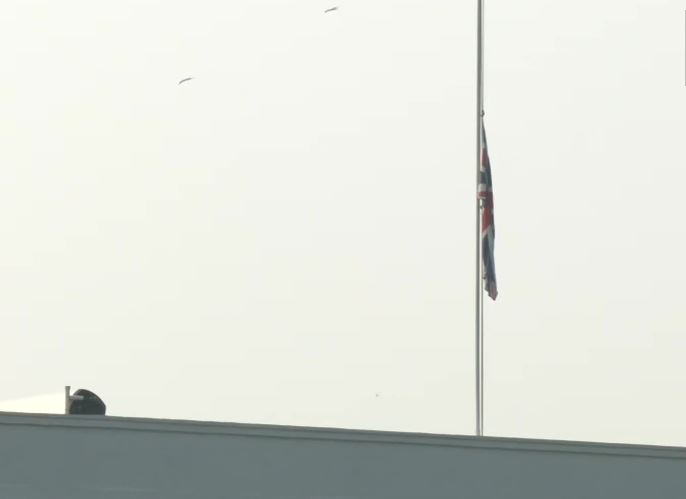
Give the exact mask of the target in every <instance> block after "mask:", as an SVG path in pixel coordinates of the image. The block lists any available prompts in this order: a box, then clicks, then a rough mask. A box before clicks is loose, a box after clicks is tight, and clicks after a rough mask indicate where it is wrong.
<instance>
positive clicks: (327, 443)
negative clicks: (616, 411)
mask: <svg viewBox="0 0 686 499" xmlns="http://www.w3.org/2000/svg"><path fill="white" fill-rule="evenodd" d="M5 498H6V499H38V498H50V499H62V498H65V499H99V498H102V499H115V498H116V499H156V498H160V499H163V498H164V499H175V498H193V499H210V498H211V499H219V498H235V499H277V498H279V499H315V498H316V499H344V498H345V499H372V498H374V499H385V498H396V499H434V498H435V499H448V498H450V499H455V498H466V499H482V498H483V499H496V498H508V499H519V498H521V499H539V498H540V499H567V498H568V499H586V498H599V499H600V498H602V499H613V498H617V499H633V498H636V499H639V498H640V499H646V498H655V499H672V498H674V499H677V498H678V499H684V498H686V449H684V448H672V447H652V446H636V445H613V444H593V443H580V442H560V441H542V440H525V439H507V438H489V437H486V438H476V437H462V436H444V435H425V434H408V433H393V432H375V431H357V430H336V429H323V428H299V427H284V426H265V425H246V424H232V423H202V422H192V421H170V420H152V419H134V418H117V417H95V416H56V415H30V414H16V413H0V499H5Z"/></svg>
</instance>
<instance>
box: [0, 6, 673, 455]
mask: <svg viewBox="0 0 686 499" xmlns="http://www.w3.org/2000/svg"><path fill="white" fill-rule="evenodd" d="M336 3H337V4H338V5H339V6H340V9H339V11H338V12H335V13H331V14H326V15H324V14H323V10H324V9H325V8H328V7H331V6H332V5H335V4H336ZM475 4H476V2H474V1H460V2H456V1H448V0H331V1H330V2H329V1H326V0H299V1H295V0H292V1H291V0H282V1H276V0H272V1H268V0H250V1H247V0H245V1H232V2H220V1H211V0H193V1H186V0H184V1H181V0H164V1H163V0H136V1H133V0H119V1H117V2H104V1H100V0H98V1H93V0H64V1H55V0H5V3H4V4H3V15H2V17H1V18H0V45H1V46H2V47H3V48H2V51H1V53H2V79H0V106H1V115H0V116H1V118H0V172H1V177H0V230H1V231H2V242H1V244H0V334H1V336H2V348H1V349H0V361H1V362H0V379H2V384H1V386H0V399H2V400H4V401H5V402H4V404H0V408H5V409H17V408H19V409H20V410H39V411H47V412H60V411H61V410H62V402H61V398H60V397H61V390H62V387H63V386H64V385H66V384H71V385H73V386H74V387H75V388H76V387H87V388H90V389H92V390H94V391H96V392H97V393H98V394H100V395H101V396H102V397H103V399H104V400H105V402H106V403H107V406H108V412H109V413H110V414H112V415H122V416H149V417H162V418H192V419H202V420H218V421H240V422H255V423H277V424H296V425H316V426H340V427H353V428H371V429H384V430H405V431H424V432H442V433H459V434H471V433H473V431H474V365H473V363H474V338H473V329H474V328H473V308H474V307H473V300H474V297H473V274H474V270H473V264H474V211H473V210H474V195H475V193H474V154H475V151H474V142H475V137H474V128H475V125H474V108H475V104H474V97H475V90H474V79H475V70H474V66H475V15H476V8H475V7H476V6H475ZM685 8H686V7H684V3H683V1H675V0H621V1H620V0H604V1H598V0H579V1H576V2H573V3H572V2H550V1H546V0H519V1H516V2H513V1H511V0H489V1H488V2H487V7H486V23H487V27H486V36H487V41H486V113H487V114H486V126H487V131H488V135H489V146H490V152H491V160H492V165H493V174H494V186H495V221H496V228H497V237H496V265H497V271H498V281H499V290H500V296H499V298H498V301H497V302H496V303H491V302H489V303H487V304H486V309H485V317H486V328H485V329H486V380H485V383H486V404H485V408H486V414H485V430H486V434H488V435H502V436H523V437H540V438H561V439H581V440H603V441H624V442H639V443H658V444H670V445H686V424H684V421H686V400H685V397H686V390H685V387H686V363H685V361H684V354H685V353H686V311H685V307H684V304H683V299H682V296H683V283H684V281H685V280H686V263H685V261H684V253H685V252H686V224H685V223H684V222H683V216H684V213H685V212H686V201H684V200H683V198H682V189H683V186H682V184H683V183H684V180H686V174H685V173H684V166H685V165H686V152H684V134H685V132H686V113H685V112H684V111H685V108H686V106H685V104H686V87H685V82H684V78H685V74H684V72H685V68H684V64H685V62H686V61H685V60H684V59H685V57H686V55H685V54H684V9H685ZM187 76H193V77H195V79H194V80H192V81H190V82H188V83H185V84H183V85H180V86H179V85H177V82H178V81H179V80H180V79H182V78H184V77H187ZM22 404H23V405H22Z"/></svg>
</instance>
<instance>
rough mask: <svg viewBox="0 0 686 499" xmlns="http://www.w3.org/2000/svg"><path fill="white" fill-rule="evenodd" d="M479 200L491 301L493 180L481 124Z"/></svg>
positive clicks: (485, 274)
mask: <svg viewBox="0 0 686 499" xmlns="http://www.w3.org/2000/svg"><path fill="white" fill-rule="evenodd" d="M478 196H479V199H481V200H482V202H481V206H482V208H481V256H482V259H483V279H484V289H485V290H486V292H487V293H488V296H490V297H491V298H492V299H493V300H495V299H496V297H497V296H498V284H497V282H496V280H495V260H494V257H493V245H494V243H495V225H494V224H493V179H492V177H491V160H490V159H489V157H488V145H487V144H486V130H485V129H484V125H483V122H482V123H481V165H480V168H479V192H478Z"/></svg>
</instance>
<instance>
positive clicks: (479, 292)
mask: <svg viewBox="0 0 686 499" xmlns="http://www.w3.org/2000/svg"><path fill="white" fill-rule="evenodd" d="M483 1H484V0H477V3H478V7H477V28H476V38H477V40H476V46H477V48H476V51H477V54H476V193H475V197H476V272H475V274H476V275H475V281H476V289H475V304H476V310H475V326H476V327H475V330H476V331H475V332H476V435H477V436H478V437H480V436H482V435H483V430H484V382H483V372H484V349H483V347H484V337H483V286H482V283H481V281H482V275H483V272H482V265H483V263H482V261H483V259H482V255H481V251H482V249H481V245H482V241H481V200H480V199H479V196H478V192H479V182H480V177H481V175H480V171H481V149H482V144H481V129H482V128H481V127H482V120H483V100H484V89H483V87H484V82H483V58H484V57H483V56H484V54H483V31H484V24H483V18H484V12H483V10H484V5H483Z"/></svg>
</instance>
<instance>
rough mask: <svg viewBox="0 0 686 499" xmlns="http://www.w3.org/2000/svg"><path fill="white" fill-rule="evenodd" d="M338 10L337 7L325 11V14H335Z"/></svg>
mask: <svg viewBox="0 0 686 499" xmlns="http://www.w3.org/2000/svg"><path fill="white" fill-rule="evenodd" d="M336 10H338V6H336V7H331V8H328V9H326V10H325V11H324V14H327V13H329V12H334V11H336Z"/></svg>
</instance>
